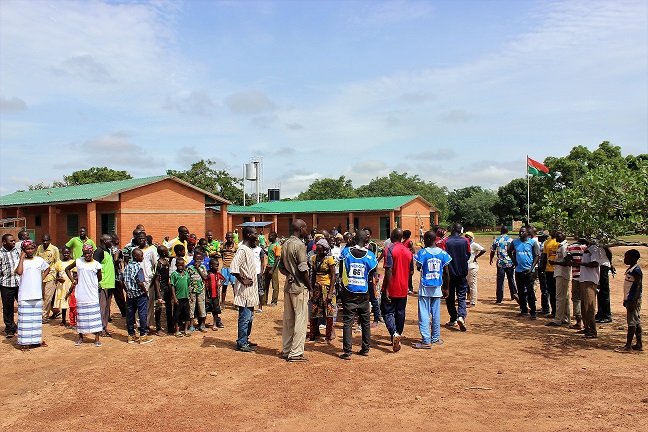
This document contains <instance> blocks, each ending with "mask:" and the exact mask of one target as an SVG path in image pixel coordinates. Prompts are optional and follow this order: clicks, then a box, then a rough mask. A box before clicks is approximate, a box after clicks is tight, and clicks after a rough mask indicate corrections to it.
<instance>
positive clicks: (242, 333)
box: [230, 227, 259, 352]
mask: <svg viewBox="0 0 648 432" xmlns="http://www.w3.org/2000/svg"><path fill="white" fill-rule="evenodd" d="M256 241H257V234H256V230H255V229H254V228H252V227H243V241H242V242H241V243H239V247H238V250H237V251H236V254H235V255H234V258H233V259H232V265H231V266H230V271H231V273H232V275H233V276H234V277H235V278H236V283H235V284H234V305H235V306H237V307H238V312H239V316H238V338H237V340H236V349H237V350H238V351H243V352H252V351H254V350H255V349H256V344H255V343H252V342H250V333H251V332H252V321H253V320H254V308H255V307H256V306H257V305H258V304H259V287H258V279H257V275H258V274H259V273H258V272H259V271H258V270H257V263H256V259H255V257H254V252H253V251H252V249H253V248H254V247H255V246H256Z"/></svg>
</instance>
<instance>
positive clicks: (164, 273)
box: [153, 246, 173, 336]
mask: <svg viewBox="0 0 648 432" xmlns="http://www.w3.org/2000/svg"><path fill="white" fill-rule="evenodd" d="M157 251H158V256H159V258H158V262H157V265H156V266H155V267H156V268H155V276H153V280H154V283H155V292H156V293H160V298H158V305H159V306H158V307H156V308H155V332H156V333H157V335H158V336H161V335H162V333H161V332H162V327H161V323H160V319H161V318H162V306H161V303H162V302H163V303H164V308H165V312H166V321H167V333H169V334H173V301H172V296H171V289H170V288H169V276H170V266H171V260H170V258H169V249H167V247H166V246H158V248H157Z"/></svg>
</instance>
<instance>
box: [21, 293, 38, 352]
mask: <svg viewBox="0 0 648 432" xmlns="http://www.w3.org/2000/svg"><path fill="white" fill-rule="evenodd" d="M42 341H43V300H42V299H38V300H22V301H19V302H18V345H37V344H40V343H41V342H42Z"/></svg>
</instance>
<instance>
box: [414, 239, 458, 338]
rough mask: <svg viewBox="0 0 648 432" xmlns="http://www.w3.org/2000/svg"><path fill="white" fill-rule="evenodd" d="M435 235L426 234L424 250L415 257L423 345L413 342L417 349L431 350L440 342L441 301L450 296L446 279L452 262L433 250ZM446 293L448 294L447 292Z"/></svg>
mask: <svg viewBox="0 0 648 432" xmlns="http://www.w3.org/2000/svg"><path fill="white" fill-rule="evenodd" d="M435 241H436V234H435V233H434V232H433V231H428V232H426V233H425V234H423V242H424V244H425V247H424V248H423V249H421V250H419V251H418V253H417V254H416V255H415V256H414V261H416V265H417V267H418V269H419V270H420V272H421V284H420V286H419V292H418V313H419V331H420V332H421V342H413V343H412V347H414V348H416V349H430V348H431V347H432V344H442V343H443V341H441V298H442V297H445V296H446V295H447V294H448V293H447V290H443V289H442V286H443V279H444V276H445V278H448V275H449V273H448V267H447V266H448V264H450V262H451V261H452V258H451V257H450V255H448V253H447V252H446V251H444V250H443V249H441V248H439V247H435V246H434V242H435ZM444 291H445V292H444ZM430 316H432V335H431V336H430Z"/></svg>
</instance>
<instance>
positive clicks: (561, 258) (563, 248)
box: [554, 240, 572, 280]
mask: <svg viewBox="0 0 648 432" xmlns="http://www.w3.org/2000/svg"><path fill="white" fill-rule="evenodd" d="M567 246H569V245H568V244H567V240H565V241H563V242H562V243H560V246H558V249H557V250H556V262H565V260H566V259H567V255H569V253H568V252H567ZM571 273H572V270H571V267H568V266H562V265H554V278H557V277H561V278H563V279H565V280H570V279H571Z"/></svg>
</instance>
